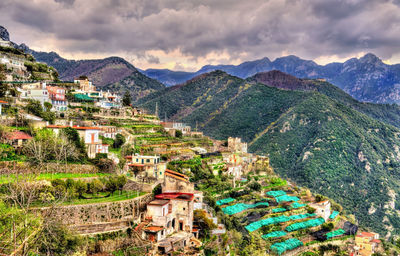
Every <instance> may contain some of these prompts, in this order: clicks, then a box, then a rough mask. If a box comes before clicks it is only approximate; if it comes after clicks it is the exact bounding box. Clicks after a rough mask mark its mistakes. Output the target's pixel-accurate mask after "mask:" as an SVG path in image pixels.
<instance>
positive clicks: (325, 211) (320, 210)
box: [309, 200, 331, 221]
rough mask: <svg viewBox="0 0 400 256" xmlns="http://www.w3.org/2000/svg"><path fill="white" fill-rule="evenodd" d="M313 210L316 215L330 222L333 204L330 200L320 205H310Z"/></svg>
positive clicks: (319, 203)
mask: <svg viewBox="0 0 400 256" xmlns="http://www.w3.org/2000/svg"><path fill="white" fill-rule="evenodd" d="M309 205H310V206H311V207H312V208H315V210H316V211H315V213H316V214H317V215H318V216H320V217H322V218H324V220H325V221H326V220H328V219H329V216H330V215H331V202H329V200H324V201H321V202H318V203H311V204H309Z"/></svg>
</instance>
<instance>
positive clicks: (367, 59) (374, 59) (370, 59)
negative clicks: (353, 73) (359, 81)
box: [360, 53, 382, 63]
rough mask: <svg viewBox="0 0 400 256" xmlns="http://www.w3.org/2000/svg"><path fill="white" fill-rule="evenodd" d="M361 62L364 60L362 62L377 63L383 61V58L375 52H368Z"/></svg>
mask: <svg viewBox="0 0 400 256" xmlns="http://www.w3.org/2000/svg"><path fill="white" fill-rule="evenodd" d="M360 62H362V63H377V62H379V63H381V62H382V60H381V59H380V58H378V57H377V56H376V55H375V54H373V53H367V54H365V55H364V56H363V57H361V58H360Z"/></svg>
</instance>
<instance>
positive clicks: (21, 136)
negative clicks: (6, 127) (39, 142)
mask: <svg viewBox="0 0 400 256" xmlns="http://www.w3.org/2000/svg"><path fill="white" fill-rule="evenodd" d="M30 139H32V136H30V135H29V134H27V133H24V132H21V131H13V132H8V133H6V134H5V136H4V141H5V143H7V144H10V145H11V146H13V147H14V148H21V147H22V146H23V145H24V144H25V143H26V141H28V140H30Z"/></svg>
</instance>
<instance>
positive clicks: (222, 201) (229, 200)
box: [217, 197, 235, 205]
mask: <svg viewBox="0 0 400 256" xmlns="http://www.w3.org/2000/svg"><path fill="white" fill-rule="evenodd" d="M233 201H235V199H233V198H232V197H228V198H225V199H221V200H218V201H217V205H223V204H229V203H230V202H233Z"/></svg>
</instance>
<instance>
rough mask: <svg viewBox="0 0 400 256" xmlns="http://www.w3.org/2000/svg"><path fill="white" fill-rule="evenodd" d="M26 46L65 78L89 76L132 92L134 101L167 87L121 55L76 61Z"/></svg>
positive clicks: (104, 86) (109, 86)
mask: <svg viewBox="0 0 400 256" xmlns="http://www.w3.org/2000/svg"><path fill="white" fill-rule="evenodd" d="M22 47H23V48H24V49H25V50H26V51H27V52H29V53H30V54H32V55H33V56H34V57H35V58H36V59H37V60H38V61H41V62H44V63H46V64H48V65H50V66H53V67H54V68H56V69H57V71H58V72H59V74H60V79H61V80H67V81H71V80H74V78H77V77H79V76H87V77H88V78H89V79H90V80H92V81H93V84H94V85H96V86H97V87H98V88H99V89H102V90H111V91H117V92H120V93H121V94H123V93H125V92H127V91H128V92H130V94H131V96H132V97H133V99H134V100H137V99H139V98H141V97H143V96H146V95H148V94H149V93H151V92H154V91H157V90H161V89H163V88H164V87H165V86H164V85H163V84H161V83H160V82H158V81H157V80H155V79H152V78H149V77H147V76H146V75H143V74H142V73H141V72H139V71H138V70H137V69H136V68H135V67H134V66H133V65H132V64H130V63H129V62H127V61H126V60H124V59H122V58H119V57H109V58H105V59H95V60H77V61H76V60H67V59H64V58H62V57H61V56H60V55H58V54H57V53H55V52H50V53H47V52H36V51H34V50H31V49H29V48H28V47H27V46H25V45H22Z"/></svg>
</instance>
